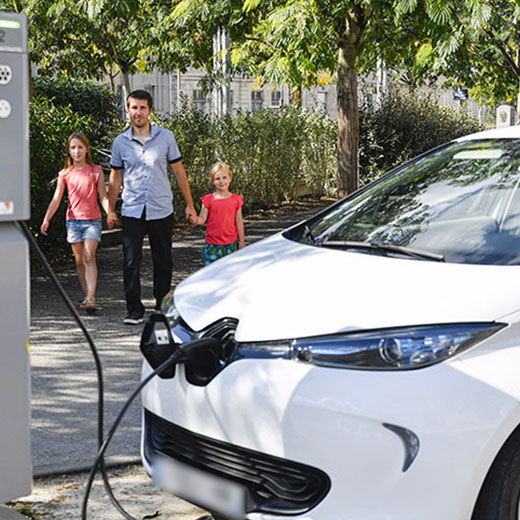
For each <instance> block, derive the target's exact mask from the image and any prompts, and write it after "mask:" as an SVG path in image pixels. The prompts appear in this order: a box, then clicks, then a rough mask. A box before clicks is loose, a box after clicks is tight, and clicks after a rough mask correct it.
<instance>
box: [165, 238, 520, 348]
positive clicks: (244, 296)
mask: <svg viewBox="0 0 520 520" xmlns="http://www.w3.org/2000/svg"><path fill="white" fill-rule="evenodd" d="M338 273H342V276H338ZM332 289H333V290H332ZM331 293H333V294H334V295H335V296H334V297H333V298H331ZM275 294H284V295H287V298H285V297H284V298H275V297H273V296H274V295H275ZM175 302H176V305H177V308H178V310H179V311H180V313H181V315H182V317H183V319H184V320H185V321H186V322H187V323H188V325H189V326H190V327H191V328H192V329H194V330H201V329H203V328H204V327H207V326H208V325H210V324H211V323H213V322H215V321H217V320H218V319H220V318H222V317H230V318H236V319H238V320H239V324H238V328H237V331H236V338H237V339H238V340H239V341H267V340H277V339H283V338H296V337H306V336H313V335H320V334H330V333H333V332H340V331H348V330H350V331H355V330H366V329H374V328H387V327H399V326H409V325H424V324H438V323H456V322H477V321H493V320H495V319H497V318H498V317H499V316H503V315H505V314H506V313H508V312H512V311H514V310H516V309H519V308H520V266H492V265H466V264H455V263H443V262H432V261H417V260H410V259H401V258H392V257H385V256H375V255H371V254H363V253H356V252H349V251H338V250H333V249H326V248H320V247H314V246H309V245H302V244H298V243H295V242H293V241H291V240H288V239H286V238H284V237H283V236H282V235H281V234H278V235H275V236H273V237H271V238H269V239H266V240H263V241H261V242H259V243H256V244H253V245H252V246H248V247H247V248H245V249H243V250H241V251H239V252H238V253H235V254H233V255H232V256H230V257H228V258H223V259H222V260H219V261H218V262H215V263H214V264H212V265H210V266H208V267H207V268H205V269H202V270H200V271H198V272H197V273H195V274H194V275H192V276H191V277H189V278H188V279H187V280H185V281H183V282H182V283H181V284H179V286H178V287H177V290H176V292H175ZM338 308H339V309H341V312H338Z"/></svg>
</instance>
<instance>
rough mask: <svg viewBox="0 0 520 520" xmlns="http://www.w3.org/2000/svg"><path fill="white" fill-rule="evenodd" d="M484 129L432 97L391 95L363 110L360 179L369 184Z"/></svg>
mask: <svg viewBox="0 0 520 520" xmlns="http://www.w3.org/2000/svg"><path fill="white" fill-rule="evenodd" d="M479 130H482V127H481V125H480V124H479V122H478V120H476V119H475V118H474V117H472V116H471V115H470V114H469V113H468V112H466V111H465V110H460V111H456V110H454V109H448V108H445V107H441V106H440V105H439V103H438V102H437V101H436V100H434V99H433V98H432V97H417V96H413V95H410V94H404V95H403V94H401V95H399V94H393V95H389V96H387V97H386V98H385V99H384V100H383V102H382V104H381V107H380V108H378V109H376V110H373V109H371V108H370V107H364V108H362V110H361V111H360V177H361V183H362V184H366V183H367V182H370V181H372V180H374V179H375V178H377V177H378V176H380V175H381V174H383V173H385V172H386V171H388V170H390V169H391V168H393V167H394V166H397V165H398V164H399V163H402V162H404V161H406V160H408V159H411V158H412V157H415V156H417V155H419V154H421V153H423V152H426V151H428V150H430V149H432V148H435V147H436V146H439V145H441V144H443V143H445V142H447V141H449V140H451V139H455V138H457V137H460V136H462V135H467V134H470V133H473V132H477V131H479Z"/></svg>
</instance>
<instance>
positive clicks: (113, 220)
mask: <svg viewBox="0 0 520 520" xmlns="http://www.w3.org/2000/svg"><path fill="white" fill-rule="evenodd" d="M117 226H119V219H118V218H117V215H116V214H115V213H114V212H113V211H110V212H109V213H108V214H107V227H108V229H114V228H116V227H117Z"/></svg>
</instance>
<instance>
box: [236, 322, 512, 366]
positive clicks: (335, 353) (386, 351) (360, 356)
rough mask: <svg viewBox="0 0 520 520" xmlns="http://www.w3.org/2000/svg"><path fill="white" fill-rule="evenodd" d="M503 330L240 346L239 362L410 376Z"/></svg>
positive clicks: (422, 329)
mask: <svg viewBox="0 0 520 520" xmlns="http://www.w3.org/2000/svg"><path fill="white" fill-rule="evenodd" d="M505 326H506V325H505V324H503V323H463V324H454V325H439V326H417V327H402V328H395V329H384V330H377V331H370V332H355V333H345V334H332V335H329V336H318V337H312V338H303V339H297V340H293V341H287V342H284V341H279V342H266V343H239V344H238V345H237V347H238V348H237V356H236V358H237V359H240V358H248V357H263V358H280V357H285V358H288V359H293V360H296V361H301V362H305V363H311V364H313V365H318V366H323V367H331V368H350V369H361V370H363V369H364V370H408V369H414V368H423V367H426V366H429V365H433V364H435V363H439V362H441V361H444V360H446V359H449V358H451V357H453V356H454V355H455V354H458V353H459V352H462V351H464V350H466V349H468V348H469V347H471V346H473V345H475V344H477V343H479V342H480V341H483V340H484V339H486V338H488V337H489V336H491V335H492V334H494V333H495V332H497V331H499V330H500V329H502V328H503V327H505ZM284 353H285V354H284Z"/></svg>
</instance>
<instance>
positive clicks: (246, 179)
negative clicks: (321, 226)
mask: <svg viewBox="0 0 520 520" xmlns="http://www.w3.org/2000/svg"><path fill="white" fill-rule="evenodd" d="M161 124H163V125H164V126H165V127H167V128H169V129H170V130H172V132H173V133H174V135H175V137H176V140H177V143H178V145H179V148H180V150H181V154H182V158H183V164H184V166H185V168H186V171H187V173H188V176H189V178H190V185H191V188H192V192H193V197H194V200H195V201H196V202H197V201H198V199H199V197H200V196H201V195H203V194H205V193H207V192H208V191H211V189H212V186H211V184H210V183H209V179H208V178H209V172H210V169H211V166H212V165H213V164H214V163H215V162H216V161H223V162H226V163H228V164H229V166H230V168H231V171H232V172H233V185H232V190H233V191H236V192H238V193H240V194H242V195H244V200H245V201H246V204H247V206H246V208H245V211H247V209H248V208H249V209H251V208H256V207H267V206H269V205H272V204H276V203H279V202H282V201H284V200H290V199H294V198H295V197H296V196H297V194H298V191H299V190H302V189H305V190H306V192H308V193H310V194H313V195H316V196H319V195H322V194H324V193H326V192H327V191H328V190H330V188H331V182H332V179H333V177H334V175H335V168H336V137H335V136H336V130H335V127H336V123H335V122H334V121H332V120H331V119H330V118H328V117H327V116H325V115H323V114H318V113H306V112H302V111H301V110H298V109H295V108H290V107H287V108H282V109H280V110H272V109H266V110H257V111H253V112H239V113H238V114H236V115H234V116H227V117H225V118H223V119H220V120H216V119H214V118H212V117H210V116H208V115H206V114H203V113H201V112H200V111H198V110H197V109H196V108H194V107H191V106H189V104H187V103H186V104H185V106H184V107H183V110H181V111H179V112H178V113H177V114H176V115H174V116H173V117H171V118H168V119H163V120H162V121H161ZM179 197H180V195H179V194H176V200H177V201H179V200H180V201H182V198H179ZM197 205H198V204H197ZM182 212H183V204H182V203H180V204H178V205H177V208H176V214H177V216H178V217H179V218H181V217H182Z"/></svg>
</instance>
